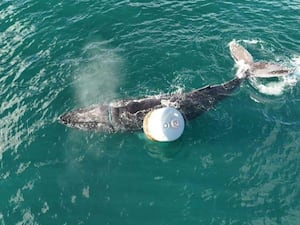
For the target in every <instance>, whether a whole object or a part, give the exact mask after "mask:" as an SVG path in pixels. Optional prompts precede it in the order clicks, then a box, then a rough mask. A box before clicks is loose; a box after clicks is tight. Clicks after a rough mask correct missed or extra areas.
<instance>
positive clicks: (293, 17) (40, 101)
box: [0, 0, 300, 225]
mask: <svg viewBox="0 0 300 225" xmlns="http://www.w3.org/2000/svg"><path fill="white" fill-rule="evenodd" d="M233 39H236V40H237V41H239V42H240V43H241V44H242V45H243V46H245V47H246V48H247V49H248V50H249V51H250V52H251V53H252V54H253V56H254V58H255V59H258V60H270V61H277V62H280V63H283V64H286V65H289V66H295V67H296V71H295V73H294V74H293V75H292V76H290V77H289V78H287V79H283V80H271V81H265V80H253V79H252V80H249V81H246V82H245V83H244V84H243V85H242V86H241V88H240V89H239V90H238V91H236V92H235V93H234V95H233V96H231V97H230V98H228V99H226V100H225V101H223V102H221V103H220V104H219V105H217V106H216V108H215V109H213V110H211V111H209V112H207V113H205V114H204V115H203V116H201V117H199V118H197V119H196V120H194V121H192V122H189V123H188V124H187V126H186V129H185V132H184V135H183V136H182V137H181V138H180V139H179V140H178V141H176V142H175V143H170V144H159V143H153V142H150V141H148V140H146V139H145V137H144V135H143V133H142V132H138V133H123V134H113V135H108V134H99V133H90V132H82V131H78V130H73V129H70V128H66V127H64V126H63V125H61V124H59V123H58V120H57V119H58V117H59V116H60V115H61V114H63V113H65V112H67V111H69V110H72V109H75V108H79V107H83V106H87V105H90V104H94V103H99V102H100V103H103V102H108V101H111V100H114V99H120V98H132V97H137V96H144V95H150V94H159V93H166V92H175V91H178V90H183V91H184V90H186V91H189V90H192V89H194V88H199V87H201V86H205V85H208V84H217V83H222V82H225V81H227V80H230V79H232V78H233V77H234V76H235V73H236V68H235V67H234V62H233V60H232V59H231V57H230V53H229V49H228V43H229V42H230V41H232V40H233ZM299 59H300V1H299V0H282V1H275V0H270V1H267V0H263V1H258V0H252V1H248V0H245V1H241V0H237V1H232V2H231V1H208V0H195V1H192V0H190V1H184V0H182V1H179V0H177V1H176V0H166V1H162V0H155V1H137V0H136V1H131V0H124V1H116V0H111V1H105V0H103V1H97V0H94V1H92V0H76V1H61V0H14V1H10V0H1V1H0V96H1V98H0V106H1V107H0V225H11V224H71V225H74V224H101V225H102V224H103V225H123V224H124V225H144V224H149V225H194V224H195V225H196V224H216V225H220V224H221V225H225V224H253V225H262V224H265V225H271V224H293V225H298V224H300V130H299V129H300V119H299V116H300V106H299V102H300V84H299V83H297V81H298V79H299V77H300V73H299V64H300V63H299V61H300V60H299ZM297 65H298V66H297Z"/></svg>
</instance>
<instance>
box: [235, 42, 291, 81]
mask: <svg viewBox="0 0 300 225" xmlns="http://www.w3.org/2000/svg"><path fill="white" fill-rule="evenodd" d="M229 49H230V53H231V56H232V58H233V59H234V61H235V63H236V65H237V67H238V72H237V76H238V77H239V78H243V77H247V76H252V77H260V78H271V77H283V76H287V75H289V74H291V73H293V71H294V69H293V68H288V67H286V66H283V65H280V64H277V63H271V62H263V61H258V62H254V60H253V57H252V55H251V54H250V53H249V52H248V51H247V50H246V49H245V48H244V47H243V46H241V45H240V44H239V43H238V42H237V41H235V40H233V41H231V42H230V43H229Z"/></svg>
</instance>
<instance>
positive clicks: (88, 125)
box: [59, 105, 114, 133]
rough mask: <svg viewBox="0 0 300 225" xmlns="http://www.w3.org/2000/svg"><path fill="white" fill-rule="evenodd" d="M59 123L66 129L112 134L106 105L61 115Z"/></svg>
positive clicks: (112, 130)
mask: <svg viewBox="0 0 300 225" xmlns="http://www.w3.org/2000/svg"><path fill="white" fill-rule="evenodd" d="M59 121H60V122H61V123H62V124H64V125H66V126H68V127H72V128H77V129H80V130H87V131H100V132H101V131H102V132H106V133H111V132H114V129H113V126H112V124H111V121H110V116H109V107H108V106H107V105H96V106H91V107H88V108H83V109H78V110H74V111H71V112H68V113H65V114H64V115H62V116H61V117H60V118H59Z"/></svg>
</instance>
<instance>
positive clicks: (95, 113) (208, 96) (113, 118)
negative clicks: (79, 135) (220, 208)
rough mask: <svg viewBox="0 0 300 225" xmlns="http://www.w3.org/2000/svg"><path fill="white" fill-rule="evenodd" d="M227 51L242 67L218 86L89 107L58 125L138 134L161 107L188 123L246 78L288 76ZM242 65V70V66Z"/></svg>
mask: <svg viewBox="0 0 300 225" xmlns="http://www.w3.org/2000/svg"><path fill="white" fill-rule="evenodd" d="M229 47H230V51H231V55H232V57H233V59H234V60H235V62H236V63H237V64H238V65H239V64H243V66H242V67H241V68H243V69H240V71H239V72H238V76H237V77H236V78H234V79H232V80H230V81H228V82H225V83H223V84H220V85H214V86H206V87H203V88H200V89H196V90H193V91H191V92H186V93H174V94H164V95H157V96H150V97H145V98H139V99H129V100H120V101H115V102H111V103H109V104H98V105H92V106H90V107H87V108H81V109H77V110H74V111H71V112H68V113H66V114H64V115H63V116H61V117H60V121H61V122H62V123H63V124H65V125H67V126H69V127H73V128H78V129H81V130H89V131H100V132H106V133H112V132H122V131H136V130H141V129H142V126H143V120H144V118H145V116H146V114H147V113H148V112H150V111H152V110H154V109H158V108H162V107H166V106H169V107H174V108H176V109H177V110H178V111H180V112H181V113H182V115H183V117H184V118H185V120H191V119H194V118H195V117H197V116H199V115H201V114H202V113H203V112H205V111H207V110H209V109H211V108H212V107H214V106H215V105H216V104H217V103H218V102H219V101H221V100H223V99H225V98H226V97H228V96H230V95H231V94H232V93H233V92H234V91H235V90H236V89H237V88H238V87H239V86H240V85H241V83H242V82H243V81H244V80H245V79H246V78H247V77H248V76H257V77H274V76H275V77H278V76H284V75H287V74H289V73H291V72H292V70H290V69H289V68H286V67H284V66H281V65H278V64H273V63H267V62H254V61H253V57H252V56H251V54H250V53H249V52H248V51H247V50H246V49H245V48H243V47H242V46H241V45H239V44H238V43H237V42H234V41H233V42H231V43H230V45H229ZM245 65H246V66H245Z"/></svg>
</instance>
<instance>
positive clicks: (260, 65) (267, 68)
mask: <svg viewBox="0 0 300 225" xmlns="http://www.w3.org/2000/svg"><path fill="white" fill-rule="evenodd" d="M293 71H294V70H293V69H292V68H288V67H286V66H282V65H280V64H275V63H270V62H256V63H253V64H252V65H251V68H250V75H251V76H254V77H261V78H269V77H270V78H271V77H282V76H287V75H289V74H291V73H292V72H293Z"/></svg>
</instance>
